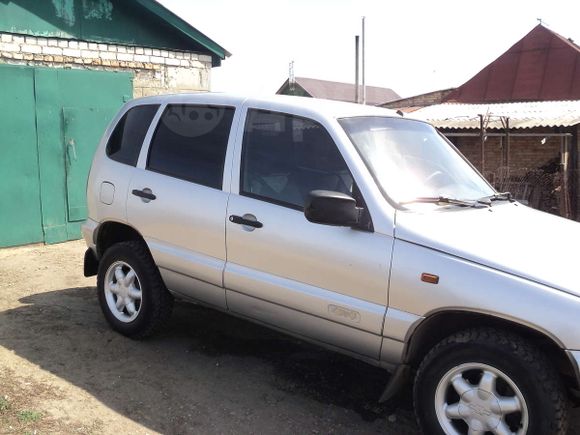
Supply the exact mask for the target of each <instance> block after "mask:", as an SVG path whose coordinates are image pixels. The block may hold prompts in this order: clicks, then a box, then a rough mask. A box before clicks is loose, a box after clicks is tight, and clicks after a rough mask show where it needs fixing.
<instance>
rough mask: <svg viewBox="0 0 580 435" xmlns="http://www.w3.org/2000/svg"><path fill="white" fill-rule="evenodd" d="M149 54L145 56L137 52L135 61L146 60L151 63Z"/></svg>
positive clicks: (145, 61)
mask: <svg viewBox="0 0 580 435" xmlns="http://www.w3.org/2000/svg"><path fill="white" fill-rule="evenodd" d="M149 60H150V58H149V56H145V55H144V54H136V55H135V62H144V63H149Z"/></svg>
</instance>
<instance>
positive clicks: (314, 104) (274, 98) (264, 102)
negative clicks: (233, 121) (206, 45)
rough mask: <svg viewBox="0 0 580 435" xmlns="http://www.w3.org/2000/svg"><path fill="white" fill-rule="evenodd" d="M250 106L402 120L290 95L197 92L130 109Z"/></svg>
mask: <svg viewBox="0 0 580 435" xmlns="http://www.w3.org/2000/svg"><path fill="white" fill-rule="evenodd" d="M244 103H247V104H248V106H250V107H255V108H258V109H264V110H272V111H276V110H278V111H290V112H294V113H295V112H300V111H306V112H309V113H317V114H319V115H323V116H328V117H333V118H342V117H354V116H391V117H398V118H399V117H401V115H400V113H398V112H395V111H394V110H390V109H385V108H382V107H376V106H367V105H364V104H355V103H345V102H342V101H333V100H325V99H319V98H309V97H295V96H288V95H267V96H255V97H252V96H247V95H239V94H230V93H221V92H197V93H187V94H170V95H157V96H152V97H142V98H136V99H135V100H132V101H131V103H130V105H131V106H133V105H142V104H216V105H232V106H241V105H242V104H244Z"/></svg>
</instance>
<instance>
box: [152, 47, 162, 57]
mask: <svg viewBox="0 0 580 435" xmlns="http://www.w3.org/2000/svg"><path fill="white" fill-rule="evenodd" d="M152 52H153V56H161V50H157V49H155V48H154V49H153V50H152Z"/></svg>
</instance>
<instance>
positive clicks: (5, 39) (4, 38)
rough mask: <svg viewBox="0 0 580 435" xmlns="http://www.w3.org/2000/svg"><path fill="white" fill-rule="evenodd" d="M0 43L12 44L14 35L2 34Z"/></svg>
mask: <svg viewBox="0 0 580 435" xmlns="http://www.w3.org/2000/svg"><path fill="white" fill-rule="evenodd" d="M0 42H12V35H10V34H8V33H2V35H1V36H0Z"/></svg>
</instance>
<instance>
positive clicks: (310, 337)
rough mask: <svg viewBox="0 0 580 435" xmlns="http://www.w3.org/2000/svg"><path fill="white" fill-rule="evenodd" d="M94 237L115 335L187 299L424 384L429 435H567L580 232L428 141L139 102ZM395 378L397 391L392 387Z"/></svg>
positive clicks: (110, 142) (436, 139)
mask: <svg viewBox="0 0 580 435" xmlns="http://www.w3.org/2000/svg"><path fill="white" fill-rule="evenodd" d="M87 202H88V216H89V218H88V219H87V221H86V223H85V224H84V226H83V234H84V237H85V239H86V242H87V244H88V247H89V249H88V250H87V253H86V254H85V266H84V267H85V275H87V276H91V275H97V289H98V298H99V302H100V305H101V308H102V311H103V313H104V316H105V317H106V319H107V321H108V322H109V323H110V325H111V326H112V328H114V329H115V330H116V331H118V332H120V333H121V334H124V335H126V336H129V337H132V338H142V337H145V336H148V335H150V334H152V333H154V332H155V331H157V330H158V329H159V328H160V327H162V326H163V325H164V323H166V321H167V320H168V318H169V316H170V314H171V308H172V302H173V298H174V297H178V298H181V299H185V300H189V301H192V302H196V303H201V304H204V305H207V306H210V307H213V308H215V309H218V310H222V311H227V312H228V313H231V314H232V315H235V316H239V317H242V318H245V319H249V320H252V321H255V322H259V323H261V324H263V325H266V326H268V327H271V328H275V329H277V330H280V331H283V332H285V333H288V334H292V335H294V336H297V337H300V338H302V339H304V340H307V341H310V342H314V343H317V344H319V345H322V346H325V347H327V348H330V349H333V350H335V351H337V352H341V353H344V354H347V355H350V356H352V357H355V358H358V359H361V360H363V361H366V362H367V363H369V364H373V365H375V366H379V367H383V368H385V369H386V370H388V371H390V372H391V373H392V375H391V376H390V378H389V381H388V383H387V387H386V389H385V392H384V394H383V396H382V398H381V399H382V400H387V399H390V398H392V397H393V396H394V395H395V393H396V392H397V391H398V390H399V388H400V387H401V386H402V385H404V384H405V382H407V381H411V382H413V385H414V386H413V389H414V404H415V409H416V412H417V417H418V421H419V424H420V427H421V429H422V430H423V431H424V432H425V433H428V434H435V433H445V434H453V435H455V434H487V433H494V434H526V433H527V434H556V433H558V434H559V433H564V432H565V430H566V426H567V414H568V407H569V402H570V401H571V399H572V400H573V399H574V398H575V397H577V396H578V390H579V364H580V327H578V326H577V325H576V322H577V321H578V319H579V317H580V280H579V279H578V275H577V274H576V272H577V271H576V268H577V267H578V266H579V264H580V263H578V257H577V256H575V255H569V254H568V255H565V252H566V247H567V246H575V247H578V246H580V225H578V223H575V222H572V221H568V220H565V219H562V218H559V217H555V216H552V215H549V214H546V213H543V212H540V211H536V210H533V209H531V208H529V207H527V206H525V205H523V204H521V203H519V202H517V201H515V200H514V199H513V198H512V197H511V196H510V195H509V194H508V193H499V192H497V191H495V190H494V188H493V187H492V186H491V185H490V184H489V183H488V182H487V181H486V180H485V179H484V178H483V177H482V176H481V175H480V174H479V173H478V172H477V171H476V170H475V169H474V167H473V166H472V165H471V164H470V163H469V162H468V161H467V160H466V159H465V158H464V157H463V156H462V155H461V154H460V153H459V152H458V151H457V149H456V148H455V147H454V146H453V145H452V144H451V143H450V142H449V141H448V140H447V139H446V138H445V137H444V136H442V135H441V134H440V133H439V132H438V131H437V130H436V129H435V128H434V127H433V126H431V125H430V124H428V123H425V122H422V121H419V120H413V119H408V118H405V117H402V116H400V115H399V114H397V113H395V112H392V111H389V110H386V109H380V108H376V107H368V106H363V105H356V104H348V103H337V102H332V101H324V100H315V99H309V98H301V97H282V96H275V97H267V98H245V97H240V96H234V95H227V94H212V93H200V94H190V95H171V96H158V97H149V98H142V99H137V100H133V101H131V102H129V103H127V104H126V105H125V106H124V107H123V108H122V109H121V111H120V112H119V114H118V115H117V116H116V118H115V119H114V120H113V122H112V123H111V125H110V126H109V127H108V129H107V130H106V132H105V134H104V136H103V139H102V141H101V143H100V145H99V147H98V149H97V151H96V155H95V157H94V161H93V164H92V168H91V171H90V176H89V180H88V189H87ZM385 379H387V376H385Z"/></svg>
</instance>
